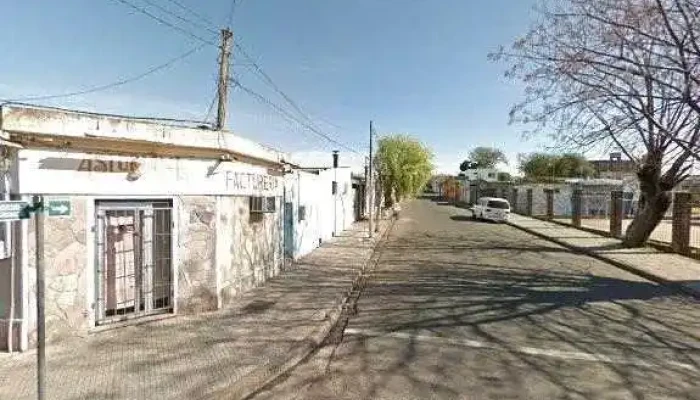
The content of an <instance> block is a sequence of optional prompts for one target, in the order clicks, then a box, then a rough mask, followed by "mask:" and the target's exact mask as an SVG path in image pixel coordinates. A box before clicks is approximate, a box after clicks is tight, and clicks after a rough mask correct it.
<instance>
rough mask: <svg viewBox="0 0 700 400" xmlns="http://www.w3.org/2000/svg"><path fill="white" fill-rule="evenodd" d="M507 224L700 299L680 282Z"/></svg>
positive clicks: (699, 295)
mask: <svg viewBox="0 0 700 400" xmlns="http://www.w3.org/2000/svg"><path fill="white" fill-rule="evenodd" d="M506 224H508V225H509V226H512V227H513V228H516V229H520V230H521V231H523V232H527V233H529V234H531V235H534V236H537V237H539V238H541V239H545V240H548V241H550V242H552V243H556V244H558V245H559V246H562V247H565V248H567V249H569V250H572V251H574V252H575V253H579V254H584V255H587V256H589V257H592V258H595V259H597V260H600V261H603V262H605V263H608V264H610V265H613V266H615V267H617V268H620V269H623V270H625V271H627V272H631V273H633V274H635V275H638V276H641V277H642V278H645V279H648V280H650V281H654V282H657V283H660V284H663V285H666V286H668V287H670V288H672V289H674V290H676V291H679V292H683V293H685V294H688V295H690V296H693V297H695V298H698V299H700V290H697V289H694V288H691V287H688V286H685V285H683V284H680V283H678V282H674V281H669V280H668V279H665V278H663V277H660V276H658V275H654V274H651V273H649V272H647V271H644V270H642V269H639V268H637V267H635V266H634V265H632V264H627V263H624V262H621V261H617V260H614V259H612V258H609V257H606V256H604V255H601V254H598V253H596V252H595V251H591V250H588V249H586V248H585V247H579V246H574V245H572V244H569V243H566V242H564V241H562V240H559V239H557V238H554V237H551V236H547V235H545V234H543V233H540V232H537V231H535V230H532V229H530V228H526V227H524V226H521V225H518V224H515V223H513V222H511V221H507V222H506Z"/></svg>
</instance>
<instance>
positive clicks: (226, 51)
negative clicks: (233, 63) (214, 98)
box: [216, 28, 233, 130]
mask: <svg viewBox="0 0 700 400" xmlns="http://www.w3.org/2000/svg"><path fill="white" fill-rule="evenodd" d="M232 40H233V32H231V31H230V30H229V29H228V28H225V29H222V30H221V49H220V50H221V54H220V55H219V85H218V94H219V95H218V98H219V104H218V107H217V113H216V129H217V130H223V129H224V127H225V126H226V105H227V104H228V65H229V64H228V63H229V56H230V55H231V41H232Z"/></svg>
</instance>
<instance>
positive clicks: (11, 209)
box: [0, 200, 29, 221]
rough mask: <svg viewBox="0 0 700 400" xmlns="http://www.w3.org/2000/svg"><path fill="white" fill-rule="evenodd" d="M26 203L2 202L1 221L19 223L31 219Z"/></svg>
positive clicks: (0, 208) (0, 206)
mask: <svg viewBox="0 0 700 400" xmlns="http://www.w3.org/2000/svg"><path fill="white" fill-rule="evenodd" d="M28 208H29V203H27V202H26V201H15V200H12V201H0V221H17V220H20V219H25V218H29V213H28V212H27V209H28Z"/></svg>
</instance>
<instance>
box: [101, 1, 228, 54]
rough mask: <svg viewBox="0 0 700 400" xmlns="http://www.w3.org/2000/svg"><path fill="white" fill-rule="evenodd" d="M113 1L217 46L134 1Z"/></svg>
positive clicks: (186, 34)
mask: <svg viewBox="0 0 700 400" xmlns="http://www.w3.org/2000/svg"><path fill="white" fill-rule="evenodd" d="M112 1H117V2H119V3H122V4H124V5H125V6H127V7H129V8H132V9H134V10H136V11H138V12H140V13H142V14H144V15H146V16H148V17H150V18H152V19H154V20H156V21H158V22H159V23H161V24H163V25H165V26H167V27H170V28H171V29H174V30H176V31H178V32H180V33H182V34H183V35H185V36H189V37H191V38H193V39H196V40H199V41H200V42H203V43H207V44H210V45H212V46H216V44H215V43H214V42H212V41H211V40H206V39H202V38H201V37H200V36H197V35H195V34H194V33H192V32H190V31H188V30H187V29H184V28H182V27H179V26H177V25H174V24H171V23H170V22H168V21H166V20H164V19H162V18H160V17H159V16H157V15H154V14H152V13H150V12H148V10H146V9H145V8H143V7H139V6H136V5H134V4H133V3H131V2H129V1H127V0H112Z"/></svg>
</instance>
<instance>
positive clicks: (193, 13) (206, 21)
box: [167, 0, 216, 28]
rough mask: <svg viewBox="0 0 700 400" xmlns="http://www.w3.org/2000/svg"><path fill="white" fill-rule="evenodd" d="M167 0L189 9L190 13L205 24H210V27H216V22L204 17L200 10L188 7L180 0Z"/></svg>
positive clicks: (186, 9)
mask: <svg viewBox="0 0 700 400" xmlns="http://www.w3.org/2000/svg"><path fill="white" fill-rule="evenodd" d="M167 1H169V2H171V3H173V4H175V5H176V6H178V7H180V8H181V9H183V10H185V11H187V12H188V13H190V14H192V15H193V16H194V17H195V18H197V19H198V20H200V21H202V22H204V23H205V24H207V25H209V27H212V28H213V27H216V24H215V23H213V22H212V21H211V20H210V19H208V18H206V17H203V16H202V15H201V14H199V13H198V12H196V11H194V10H193V9H191V8H189V7H187V6H186V5H184V4H182V3H180V2H179V1H177V0H167Z"/></svg>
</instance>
